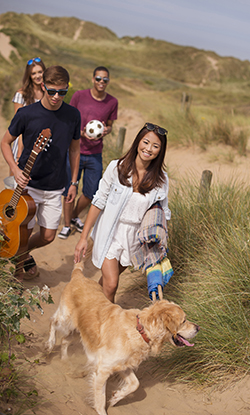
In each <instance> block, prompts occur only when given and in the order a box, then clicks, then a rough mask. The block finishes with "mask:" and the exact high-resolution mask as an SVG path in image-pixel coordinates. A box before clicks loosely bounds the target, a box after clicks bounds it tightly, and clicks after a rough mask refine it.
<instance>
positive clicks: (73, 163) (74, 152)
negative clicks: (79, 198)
mask: <svg viewBox="0 0 250 415" xmlns="http://www.w3.org/2000/svg"><path fill="white" fill-rule="evenodd" d="M69 162H70V169H71V180H72V182H76V181H77V176H78V171H79V163H80V140H72V141H71V144H70V147H69ZM76 191H77V187H76V186H73V185H71V186H70V187H69V190H68V194H67V197H66V198H65V200H66V203H71V202H73V200H74V199H75V197H76Z"/></svg>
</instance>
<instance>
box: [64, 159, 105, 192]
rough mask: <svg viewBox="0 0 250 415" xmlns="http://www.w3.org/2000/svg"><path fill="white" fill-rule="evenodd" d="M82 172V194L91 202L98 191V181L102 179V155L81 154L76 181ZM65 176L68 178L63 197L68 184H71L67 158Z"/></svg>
mask: <svg viewBox="0 0 250 415" xmlns="http://www.w3.org/2000/svg"><path fill="white" fill-rule="evenodd" d="M82 172H84V174H83V185H82V193H83V194H84V196H86V197H87V198H88V199H90V200H92V199H93V196H94V194H95V193H96V191H97V189H98V185H99V181H100V179H101V178H102V155H101V153H99V154H88V155H84V154H81V155H80V165H79V171H78V177H77V180H78V181H79V180H80V178H81V174H82ZM67 176H68V185H67V186H66V187H65V191H64V192H63V196H67V194H68V190H69V186H70V182H71V170H70V164H69V156H67Z"/></svg>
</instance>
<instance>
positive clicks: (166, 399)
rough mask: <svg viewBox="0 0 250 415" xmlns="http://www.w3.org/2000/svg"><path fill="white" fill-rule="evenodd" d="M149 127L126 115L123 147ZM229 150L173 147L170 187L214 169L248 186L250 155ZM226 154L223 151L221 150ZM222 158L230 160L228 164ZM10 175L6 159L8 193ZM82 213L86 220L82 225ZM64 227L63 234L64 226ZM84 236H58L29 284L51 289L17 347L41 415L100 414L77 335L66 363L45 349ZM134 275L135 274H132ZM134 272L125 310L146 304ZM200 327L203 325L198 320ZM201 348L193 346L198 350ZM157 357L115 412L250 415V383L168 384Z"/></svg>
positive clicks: (123, 296)
mask: <svg viewBox="0 0 250 415" xmlns="http://www.w3.org/2000/svg"><path fill="white" fill-rule="evenodd" d="M0 121H1V127H0V130H1V131H0V133H1V137H2V136H3V133H4V129H5V127H6V123H5V122H4V120H3V119H1V120H0ZM142 124H143V120H142V118H141V116H140V114H137V113H135V112H133V111H130V110H122V109H121V110H120V113H119V121H117V126H118V127H119V126H123V125H126V126H129V127H127V134H126V142H125V148H127V147H128V146H129V145H130V143H131V141H132V140H133V138H134V136H135V133H136V132H137V131H138V129H139V128H140V127H141V125H142ZM213 151H214V152H215V153H216V155H217V156H218V154H219V153H220V152H221V153H220V154H221V157H220V159H219V160H218V157H217V161H212V160H214V156H213ZM226 151H228V150H227V149H223V148H220V149H219V150H218V148H217V149H211V150H210V151H209V152H201V151H200V150H199V149H195V148H193V147H192V148H179V149H176V148H171V146H170V148H169V150H168V154H167V160H166V161H167V165H168V169H169V172H170V177H171V179H170V186H171V185H172V184H174V182H175V181H176V180H180V179H181V178H183V177H184V178H188V177H195V178H198V179H199V178H200V177H201V174H202V171H203V170H205V169H209V170H211V171H212V172H213V181H212V183H214V182H216V181H217V180H222V179H223V180H228V179H230V178H235V177H238V178H239V179H240V180H244V181H245V182H247V183H249V157H246V158H244V157H243V158H240V157H237V156H235V158H234V162H233V163H226V162H225V152H226ZM223 152H224V153H223ZM223 160H224V161H223ZM6 176H8V167H7V165H6V163H5V161H4V159H3V157H2V155H0V182H1V183H2V189H3V188H4V185H3V179H4V178H5V177H6ZM84 217H85V214H84V213H83V215H82V219H83V220H84ZM61 226H62V225H60V228H59V230H60V229H61ZM78 240H79V233H77V232H76V233H74V234H73V235H71V236H70V237H69V238H68V240H61V239H59V238H58V237H56V239H55V241H53V243H51V244H50V245H49V246H47V247H44V248H41V249H38V250H35V251H33V255H34V258H35V260H36V261H37V264H38V267H39V270H40V276H39V277H37V278H36V279H35V280H34V281H32V282H31V281H29V282H25V283H24V285H25V287H27V288H28V287H32V286H33V285H38V286H39V287H43V285H44V284H46V285H48V286H49V287H50V290H51V295H52V298H53V300H54V304H50V305H46V304H45V305H44V306H43V309H44V314H43V315H41V314H40V313H39V312H38V311H35V312H32V313H31V320H30V321H29V320H25V321H24V323H23V324H22V329H23V330H24V332H25V333H26V335H27V341H26V343H25V344H24V345H23V346H19V349H18V350H17V351H16V352H19V353H20V356H23V357H24V356H25V357H26V358H27V359H29V360H30V361H34V360H37V359H39V363H37V364H36V365H34V368H33V372H32V374H33V373H34V374H35V377H34V384H35V388H36V389H37V390H38V391H39V395H40V396H41V397H42V398H43V403H41V405H39V408H37V409H36V413H37V414H39V415H40V414H41V415H50V414H51V415H52V414H53V415H69V414H79V415H83V414H87V415H92V414H93V415H94V414H95V411H94V410H93V409H91V408H90V407H89V406H88V405H87V403H86V402H85V398H86V396H87V393H88V384H87V380H86V378H85V377H83V376H82V372H83V367H84V362H85V356H84V353H83V350H82V346H81V344H80V342H79V338H78V337H77V336H75V338H74V341H73V344H72V345H71V346H70V348H69V355H70V359H69V361H68V362H66V363H65V362H62V361H61V360H60V348H59V343H58V344H57V346H56V347H55V349H54V352H53V353H52V354H51V355H50V357H45V356H44V355H43V344H44V342H45V341H46V340H47V338H48V331H49V321H50V317H51V316H52V314H53V312H54V311H55V309H56V307H57V305H58V301H59V298H60V294H61V292H62V290H63V288H64V287H65V284H66V283H67V282H68V281H69V279H70V274H71V271H72V267H73V252H74V248H75V245H76V243H77V241H78ZM85 273H86V276H87V277H88V278H91V279H94V280H96V281H97V280H98V279H99V277H100V271H99V270H97V269H96V268H94V266H93V265H92V263H91V261H90V260H88V261H87V262H86V269H85ZM133 277H134V274H133ZM131 278H132V274H131V273H130V271H126V272H125V273H124V274H123V275H122V276H121V281H120V286H119V290H118V294H117V298H116V302H117V303H119V304H120V305H122V306H123V307H124V308H128V307H138V305H139V306H141V300H140V297H139V296H137V295H136V294H131V293H130V292H129V291H128V289H127V288H126V287H128V286H129V284H130V282H131ZM197 323H199V322H197ZM194 347H195V346H194ZM154 366H155V360H154V359H152V360H150V361H148V362H144V363H143V364H142V365H141V366H140V368H139V370H138V372H137V375H138V378H139V380H140V387H139V389H138V390H137V391H136V392H135V393H134V394H132V395H130V396H129V397H127V398H126V399H124V400H122V401H121V402H120V403H119V404H118V405H117V406H115V407H113V408H108V414H109V415H118V414H119V415H122V414H123V415H130V414H133V415H137V414H138V415H139V414H140V415H156V414H157V415H172V414H173V415H174V414H176V413H183V414H186V415H189V414H190V415H191V414H192V415H194V414H197V415H208V414H211V415H222V414H225V413H227V414H228V415H235V414H242V415H247V414H249V411H250V378H249V377H246V378H244V379H243V380H241V381H240V382H238V383H237V384H236V385H234V386H232V385H231V386H230V387H229V388H227V389H226V390H224V391H223V392H220V391H213V390H198V391H197V390H192V389H190V388H188V387H187V386H183V385H181V384H177V383H172V382H170V381H168V380H166V379H167V368H166V379H165V381H162V379H160V377H159V373H154ZM115 385H116V380H115V379H111V380H110V382H109V385H108V395H109V394H110V390H112V389H113V388H114V387H115Z"/></svg>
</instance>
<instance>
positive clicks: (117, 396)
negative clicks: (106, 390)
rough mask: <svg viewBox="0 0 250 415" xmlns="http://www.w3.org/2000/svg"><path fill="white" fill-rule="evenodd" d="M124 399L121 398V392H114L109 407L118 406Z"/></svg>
mask: <svg viewBox="0 0 250 415" xmlns="http://www.w3.org/2000/svg"><path fill="white" fill-rule="evenodd" d="M122 398H123V396H121V394H120V393H119V391H116V392H113V394H112V397H111V398H110V400H109V405H110V406H115V404H117V402H119V401H120V400H121V399H122Z"/></svg>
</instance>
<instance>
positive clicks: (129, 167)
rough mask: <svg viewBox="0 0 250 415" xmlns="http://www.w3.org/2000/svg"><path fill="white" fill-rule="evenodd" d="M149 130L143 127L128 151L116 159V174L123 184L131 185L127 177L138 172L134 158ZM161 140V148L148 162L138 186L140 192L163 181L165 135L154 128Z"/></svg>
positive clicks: (146, 190) (165, 147)
mask: <svg viewBox="0 0 250 415" xmlns="http://www.w3.org/2000/svg"><path fill="white" fill-rule="evenodd" d="M148 132H149V130H148V129H147V128H146V127H143V128H142V129H141V130H140V131H139V133H138V134H137V136H136V137H135V139H134V142H133V143H132V146H131V147H130V149H129V150H128V152H127V153H126V154H125V155H124V156H123V157H121V158H120V159H119V160H118V165H117V168H118V176H119V181H120V183H121V184H123V185H124V186H128V187H130V186H131V183H130V182H129V178H130V177H131V176H133V175H134V174H135V175H136V176H137V177H138V172H137V169H136V165H135V159H136V156H137V154H138V150H137V149H138V145H139V143H140V141H141V140H142V139H143V137H144V136H145V135H146V134H147V133H148ZM153 132H154V134H155V135H157V137H158V138H159V140H160V141H161V149H160V152H159V154H158V156H157V157H156V158H155V159H153V160H152V161H151V163H150V164H149V166H148V168H147V171H146V174H145V175H144V177H143V179H142V181H141V182H140V184H139V186H138V191H139V193H141V194H143V195H144V194H145V193H148V192H150V190H152V189H153V188H155V187H157V186H159V187H160V186H161V185H162V183H163V182H165V175H164V172H163V169H164V168H165V164H164V158H165V153H166V149H167V136H166V134H165V135H162V134H159V133H158V132H157V131H156V130H154V131H153Z"/></svg>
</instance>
